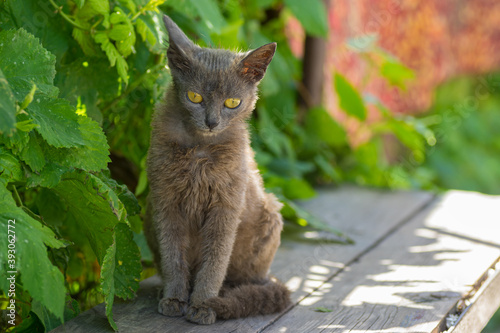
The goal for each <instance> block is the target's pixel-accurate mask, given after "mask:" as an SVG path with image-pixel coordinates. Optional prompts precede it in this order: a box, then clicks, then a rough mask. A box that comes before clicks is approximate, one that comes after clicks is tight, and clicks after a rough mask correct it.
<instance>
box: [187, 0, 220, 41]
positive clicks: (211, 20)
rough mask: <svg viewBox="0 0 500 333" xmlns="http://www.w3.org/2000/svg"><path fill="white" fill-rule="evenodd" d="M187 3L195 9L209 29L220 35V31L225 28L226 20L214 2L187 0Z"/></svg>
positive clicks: (212, 0)
mask: <svg viewBox="0 0 500 333" xmlns="http://www.w3.org/2000/svg"><path fill="white" fill-rule="evenodd" d="M189 2H190V3H191V5H192V6H194V7H195V8H196V9H197V11H198V15H200V16H201V18H202V21H203V23H205V25H206V26H207V27H208V28H209V29H211V30H214V31H215V32H216V33H220V32H221V29H222V28H224V27H225V26H226V24H227V23H226V20H225V19H224V17H223V16H222V14H221V12H220V10H219V6H218V5H217V2H216V1H215V0H189Z"/></svg>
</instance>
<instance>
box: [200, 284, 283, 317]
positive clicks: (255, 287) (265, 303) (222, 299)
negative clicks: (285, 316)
mask: <svg viewBox="0 0 500 333" xmlns="http://www.w3.org/2000/svg"><path fill="white" fill-rule="evenodd" d="M206 303H207V305H208V306H210V307H211V308H212V309H213V310H214V311H215V313H216V314H217V318H220V319H234V318H241V317H249V316H256V315H266V314H271V313H276V312H281V311H283V310H285V309H286V308H287V307H288V306H289V305H290V304H291V301H290V291H289V290H288V289H287V287H286V286H285V285H284V284H283V283H281V282H280V281H279V280H277V279H274V278H273V279H270V280H269V281H267V282H266V283H264V284H243V285H239V286H237V287H234V288H230V287H223V289H222V291H221V294H220V296H218V297H213V298H211V299H209V300H207V301H206Z"/></svg>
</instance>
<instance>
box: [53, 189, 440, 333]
mask: <svg viewBox="0 0 500 333" xmlns="http://www.w3.org/2000/svg"><path fill="white" fill-rule="evenodd" d="M318 192H319V195H318V197H317V198H315V199H313V200H311V201H308V202H304V203H302V206H303V207H304V208H306V209H308V210H309V211H311V212H312V213H314V214H315V215H317V216H318V217H320V218H322V219H323V220H324V221H325V222H326V223H328V224H329V225H330V226H332V227H335V228H337V229H340V230H342V231H344V232H346V233H347V234H348V235H349V236H351V237H352V238H353V239H354V240H355V242H356V243H355V244H354V245H349V246H346V245H338V244H332V243H328V242H323V243H321V242H317V241H315V240H314V237H313V236H314V235H313V234H309V235H308V236H310V237H312V238H311V241H310V242H301V243H297V242H294V241H291V240H286V239H285V240H284V241H283V242H282V246H281V247H280V249H279V250H278V253H277V255H276V258H275V261H274V263H273V266H272V268H271V270H272V273H273V274H274V275H275V276H277V277H278V278H280V279H281V280H282V281H284V282H286V283H287V285H288V286H289V287H290V288H291V289H292V291H293V293H292V299H293V300H294V301H295V302H297V301H299V300H300V299H301V298H303V297H304V296H307V295H308V294H309V293H311V292H312V291H314V290H315V289H317V288H318V287H319V286H321V284H322V283H323V282H324V281H327V280H328V279H330V278H331V277H332V276H333V275H335V274H337V273H338V272H339V271H340V270H342V269H343V268H344V267H346V266H347V265H349V264H350V263H351V262H353V261H354V260H356V259H357V258H358V257H359V256H361V255H362V254H364V253H366V252H367V251H369V250H370V249H371V248H372V247H373V246H375V245H376V244H378V243H379V242H381V241H382V240H383V239H384V238H386V237H387V236H388V235H389V234H391V233H392V232H394V231H395V230H397V228H399V227H400V226H401V225H402V224H404V223H405V222H407V221H408V219H409V218H410V217H412V216H413V215H415V214H416V213H417V212H418V211H420V210H421V209H422V208H423V207H424V206H425V205H426V204H428V203H429V202H430V201H431V200H432V197H433V196H432V195H431V194H429V193H423V192H403V191H396V192H389V191H382V190H368V189H361V188H356V187H343V188H341V189H336V190H332V189H320V190H319V191H318ZM159 285H160V281H159V279H158V278H157V277H152V278H150V279H147V280H145V281H143V282H141V288H140V291H139V293H138V297H137V298H136V299H135V300H133V301H131V302H120V303H117V304H115V305H114V306H113V313H114V317H115V321H116V323H117V325H118V327H119V329H120V332H156V331H162V332H258V331H260V330H262V329H263V328H264V327H266V326H268V325H270V324H271V323H272V322H274V321H275V320H277V319H278V318H279V316H280V315H279V314H275V315H269V316H259V317H253V318H246V319H241V320H227V321H217V322H216V323H215V324H214V325H211V326H197V325H194V324H191V323H188V322H186V321H185V319H184V318H167V317H165V316H162V315H160V314H158V312H157V302H158V301H157V299H156V295H157V290H158V288H159ZM106 331H110V329H109V325H108V324H107V323H106V319H105V316H104V306H103V305H102V304H101V305H99V306H97V307H95V308H93V309H91V310H89V311H86V312H85V313H83V314H81V315H80V316H78V317H77V318H75V319H73V320H71V321H69V322H67V323H66V324H65V325H64V326H61V327H59V328H57V329H55V330H53V331H52V332H72V333H78V332H106Z"/></svg>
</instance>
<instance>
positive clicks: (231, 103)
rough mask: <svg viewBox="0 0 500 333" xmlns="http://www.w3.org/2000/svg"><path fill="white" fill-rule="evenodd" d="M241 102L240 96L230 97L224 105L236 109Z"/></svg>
mask: <svg viewBox="0 0 500 333" xmlns="http://www.w3.org/2000/svg"><path fill="white" fill-rule="evenodd" d="M240 103H241V99H239V98H228V99H226V100H225V101H224V105H225V106H226V108H229V109H234V108H237V107H238V106H239V105H240Z"/></svg>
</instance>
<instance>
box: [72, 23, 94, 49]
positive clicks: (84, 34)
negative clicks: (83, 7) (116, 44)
mask: <svg viewBox="0 0 500 333" xmlns="http://www.w3.org/2000/svg"><path fill="white" fill-rule="evenodd" d="M77 23H80V22H79V21H78V20H77ZM80 24H81V23H80ZM81 25H83V24H81ZM72 35H73V38H74V39H75V40H76V41H77V42H78V44H80V47H81V48H82V51H83V53H85V54H86V55H88V56H91V57H97V56H98V55H99V52H100V51H99V49H98V46H97V44H96V43H95V41H94V39H93V38H92V35H91V34H90V32H89V31H84V30H82V29H79V28H74V29H73V33H72Z"/></svg>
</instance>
